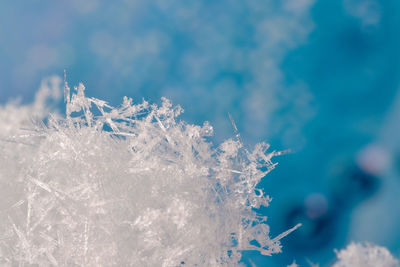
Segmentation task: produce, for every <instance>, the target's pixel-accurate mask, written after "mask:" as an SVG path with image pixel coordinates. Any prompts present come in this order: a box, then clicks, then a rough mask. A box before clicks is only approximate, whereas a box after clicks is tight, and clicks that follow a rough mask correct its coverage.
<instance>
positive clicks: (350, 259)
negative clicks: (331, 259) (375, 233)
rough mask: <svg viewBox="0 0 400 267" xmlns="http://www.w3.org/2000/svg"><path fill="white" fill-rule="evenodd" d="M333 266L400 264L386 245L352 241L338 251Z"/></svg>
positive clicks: (396, 266) (373, 266)
mask: <svg viewBox="0 0 400 267" xmlns="http://www.w3.org/2000/svg"><path fill="white" fill-rule="evenodd" d="M337 258H338V261H337V262H336V263H335V264H334V265H333V267H377V266H379V267H399V266H400V264H399V262H398V260H397V259H395V258H394V257H393V256H392V255H391V254H390V252H389V250H387V249H386V248H384V247H380V246H376V245H372V244H369V243H366V244H365V245H363V244H360V243H351V244H349V245H348V246H347V248H346V249H342V250H340V251H339V252H337Z"/></svg>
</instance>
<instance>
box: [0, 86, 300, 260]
mask: <svg viewBox="0 0 400 267" xmlns="http://www.w3.org/2000/svg"><path fill="white" fill-rule="evenodd" d="M54 82H55V83H60V80H54ZM53 85H54V84H53ZM53 87H54V86H53ZM64 87H65V90H64V91H65V100H66V117H65V118H61V117H60V116H57V115H52V114H44V113H43V111H44V110H45V109H44V107H45V105H46V104H45V103H46V102H45V101H44V99H45V98H46V96H49V95H50V93H49V92H50V91H48V90H47V91H46V90H44V91H42V92H47V93H46V94H43V97H39V98H38V101H37V102H36V103H35V104H34V105H32V106H20V105H14V106H13V107H12V108H9V107H7V106H6V107H5V108H4V107H2V108H1V109H0V116H1V118H3V121H2V122H1V123H4V118H5V119H6V120H7V119H9V116H15V118H13V119H11V122H10V123H9V125H8V126H7V127H9V128H10V129H9V130H7V131H3V132H0V137H1V141H0V145H1V146H2V151H3V152H2V154H1V157H0V161H1V162H0V183H1V186H0V195H1V206H0V208H1V209H0V264H1V265H2V266H15V265H19V266H51V265H54V266H180V265H184V266H223V265H228V266H236V265H239V261H240V258H241V251H243V250H258V251H260V252H261V253H262V254H263V255H272V254H273V253H278V252H280V251H281V245H280V239H281V238H283V237H284V236H285V235H287V234H289V233H290V232H291V231H293V230H294V229H296V228H297V227H298V226H299V225H297V226H295V227H293V228H292V229H290V230H288V231H286V232H284V233H282V234H280V235H279V236H277V237H275V238H270V237H269V227H268V225H267V224H266V218H265V217H260V216H259V215H257V213H256V212H255V211H254V209H257V208H259V207H260V206H268V204H269V202H270V198H269V197H268V196H266V195H265V193H264V192H263V190H261V189H258V188H256V185H257V184H258V183H259V182H260V180H261V179H262V178H263V177H264V176H265V175H266V174H267V173H268V172H269V171H271V170H272V169H273V168H274V167H275V165H276V163H273V162H272V161H271V159H272V157H273V156H274V155H276V154H278V153H275V152H267V149H268V145H267V144H265V143H260V144H257V145H256V146H255V148H254V149H253V150H251V151H249V150H248V149H246V148H245V147H244V146H243V144H242V142H241V141H240V139H239V137H238V136H237V137H236V138H233V139H228V140H226V141H225V142H223V143H222V144H221V145H219V146H214V145H213V144H212V143H211V141H210V140H209V136H210V135H212V127H211V126H210V125H209V123H207V122H205V123H204V124H203V125H202V126H197V125H191V124H187V123H185V122H183V121H179V120H178V119H177V117H178V116H179V114H180V113H182V112H183V110H182V108H181V107H179V106H173V105H172V104H171V103H170V101H169V100H167V99H165V98H164V99H162V104H161V106H157V105H155V104H149V103H148V102H146V101H143V102H142V103H140V104H133V102H132V99H130V98H127V97H125V98H124V101H123V104H122V105H121V106H120V107H118V108H114V107H111V106H110V105H108V104H107V103H106V102H105V101H102V100H99V99H95V98H89V97H86V96H85V94H84V90H85V88H84V86H83V85H82V84H80V85H79V86H78V87H76V88H75V92H72V94H71V92H70V88H69V87H68V85H67V84H66V83H65V86H64ZM54 92H55V91H54ZM54 95H56V94H54ZM36 111H40V112H37V114H33V113H35V112H36ZM31 115H35V116H36V117H37V118H38V119H40V120H45V121H46V123H39V122H35V120H34V121H33V122H32V121H31V120H28V119H29V117H30V116H31ZM36 121H37V120H36Z"/></svg>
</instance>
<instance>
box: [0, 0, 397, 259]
mask: <svg viewBox="0 0 400 267" xmlns="http://www.w3.org/2000/svg"><path fill="white" fill-rule="evenodd" d="M399 30H400V2H399V1H397V0H386V1H378V0H325V1H322V0H321V1H313V0H282V1H272V0H246V1H239V0H229V1H228V0H221V1H211V0H203V1H178V0H170V1H166V0H152V1H149V0H125V1H100V0H85V1H79V0H70V1H44V0H40V1H39V0H31V1H2V2H0V103H2V104H4V103H5V102H7V101H8V100H10V99H13V98H16V97H21V99H22V102H24V103H29V102H31V101H32V100H33V97H34V94H35V92H36V90H37V88H38V87H39V85H40V81H41V79H42V78H44V77H46V76H49V75H53V74H56V75H60V76H62V75H63V71H64V69H65V70H67V80H68V82H69V84H71V85H77V84H78V82H83V83H84V84H85V86H86V88H87V94H88V95H90V96H94V97H97V98H100V99H104V100H107V101H109V102H110V103H111V104H113V105H118V104H119V103H120V102H121V100H122V97H123V96H125V95H127V96H130V97H133V98H134V100H135V99H136V101H141V99H142V98H145V99H146V100H149V101H151V102H160V97H161V96H166V97H168V98H170V99H171V100H172V101H173V102H174V103H175V104H180V105H181V106H182V107H183V108H184V109H185V113H184V115H183V116H182V117H183V119H185V120H187V121H188V122H190V123H197V124H200V123H202V122H203V121H205V120H208V121H210V122H211V124H212V125H213V126H214V129H215V137H214V139H215V141H216V142H220V141H222V140H224V139H226V138H229V137H232V136H233V135H234V134H233V130H232V126H231V124H230V121H229V118H228V113H230V114H231V115H232V117H233V118H234V119H235V121H236V124H237V126H238V129H239V131H240V133H241V135H242V138H243V139H244V140H245V142H246V143H248V144H250V145H251V144H255V143H256V142H259V141H263V140H265V141H267V142H269V143H270V144H271V145H272V148H273V149H276V150H283V149H288V148H290V149H292V151H293V153H291V154H289V155H285V156H281V157H280V158H279V159H276V160H277V161H278V162H279V165H278V167H277V169H276V170H274V171H273V172H272V173H271V174H269V175H268V176H267V177H266V178H265V179H264V181H263V182H262V183H261V184H260V187H264V188H265V191H266V192H267V193H268V194H270V195H271V196H272V197H273V198H274V201H273V202H272V204H271V206H270V207H268V208H265V209H261V210H260V213H263V214H265V215H267V216H268V217H269V219H268V220H269V224H270V226H271V231H272V236H276V235H278V234H279V233H280V232H282V231H284V230H286V229H288V228H289V227H292V226H293V225H295V224H296V223H297V222H302V223H303V227H302V228H301V229H299V230H298V231H297V232H296V233H294V234H291V235H290V236H288V237H287V238H285V239H284V240H283V246H284V247H283V251H284V253H282V254H279V255H275V256H273V257H266V256H261V255H259V254H258V253H255V252H254V253H253V252H246V253H244V257H243V262H244V263H246V264H247V265H248V266H251V265H252V264H253V265H255V266H284V265H285V264H290V263H291V262H292V261H293V259H296V262H297V263H298V264H301V265H302V266H307V265H308V264H307V262H308V261H311V262H314V263H317V262H319V263H321V265H322V266H325V265H328V264H329V263H331V262H332V260H333V259H334V257H335V255H334V252H333V249H334V248H337V249H340V248H343V247H344V246H346V244H347V243H348V242H350V241H369V242H372V243H375V244H378V245H382V246H386V247H388V248H389V249H390V250H391V252H392V253H394V255H396V256H399V255H400V205H399V204H398V203H399V201H400V197H399V194H400V177H399V175H400V157H399V155H400V154H399V153H400V91H399V88H400V87H399V86H400V75H399V70H400V69H399V67H400V66H399V62H400V61H399V60H400V54H399V47H400V35H399Z"/></svg>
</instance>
